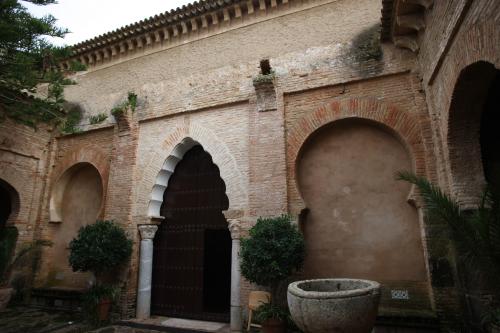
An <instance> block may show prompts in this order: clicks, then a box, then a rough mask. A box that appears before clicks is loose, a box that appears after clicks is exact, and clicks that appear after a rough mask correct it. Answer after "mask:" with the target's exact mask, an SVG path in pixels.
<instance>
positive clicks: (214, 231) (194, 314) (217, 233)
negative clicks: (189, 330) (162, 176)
mask: <svg viewBox="0 0 500 333" xmlns="http://www.w3.org/2000/svg"><path fill="white" fill-rule="evenodd" d="M225 190H226V187H225V184H224V181H223V180H222V178H221V177H220V172H219V169H218V167H217V166H216V165H215V164H214V163H213V161H212V158H211V156H210V154H208V153H207V152H206V151H204V150H203V148H202V147H201V146H200V145H197V146H194V147H193V148H191V149H190V150H189V151H188V152H186V154H185V155H184V156H183V158H182V160H181V161H180V162H179V163H178V164H177V166H176V167H175V171H174V173H173V174H172V175H171V177H170V179H169V181H168V187H167V189H166V190H165V192H164V195H163V204H162V206H161V209H160V212H161V215H162V216H163V217H164V218H165V219H164V221H163V222H162V224H161V225H160V226H159V228H158V231H157V232H156V236H155V238H154V245H153V248H154V250H153V252H154V253H153V277H152V293H151V297H152V299H151V313H152V314H155V315H162V316H169V317H179V318H192V319H200V320H211V321H224V322H228V321H229V310H230V292H231V235H230V232H229V230H228V225H227V222H226V219H225V217H224V215H223V213H222V211H223V210H226V209H227V208H228V205H229V202H228V198H227V196H226V194H225Z"/></svg>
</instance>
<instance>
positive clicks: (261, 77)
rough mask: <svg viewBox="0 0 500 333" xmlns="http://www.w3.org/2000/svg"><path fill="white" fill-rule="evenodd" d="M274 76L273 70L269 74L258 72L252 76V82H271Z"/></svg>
mask: <svg viewBox="0 0 500 333" xmlns="http://www.w3.org/2000/svg"><path fill="white" fill-rule="evenodd" d="M275 78H276V74H275V72H274V70H271V73H270V74H260V73H259V74H258V75H257V76H255V77H254V78H253V84H260V83H271V82H273V81H274V79H275Z"/></svg>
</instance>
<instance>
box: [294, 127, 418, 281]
mask: <svg viewBox="0 0 500 333" xmlns="http://www.w3.org/2000/svg"><path fill="white" fill-rule="evenodd" d="M298 163H299V164H298V169H297V173H298V175H297V177H298V183H299V190H300V192H301V194H302V197H303V198H304V201H305V202H306V205H307V207H308V208H309V210H310V211H309V213H308V215H307V220H306V221H305V222H304V227H303V228H304V233H305V238H306V244H307V259H306V264H305V268H304V274H305V275H306V276H307V277H310V278H326V277H331V276H352V277H355V278H363V279H373V280H376V281H387V280H408V281H424V280H425V279H426V272H425V265H424V257H423V249H422V242H421V239H420V232H419V225H418V216H417V211H416V209H415V207H413V206H411V205H410V204H409V203H408V202H407V197H408V194H409V193H410V188H411V186H410V185H409V184H407V183H405V182H401V181H397V180H396V179H395V174H396V173H397V171H400V170H411V169H412V165H411V164H412V163H411V159H410V157H409V156H408V152H407V151H406V149H405V148H404V147H403V145H402V144H401V143H400V142H399V141H398V140H397V139H396V138H395V137H394V136H393V135H391V134H389V133H387V132H385V131H384V130H382V129H380V128H378V127H376V126H374V125H372V124H370V123H365V122H363V121H360V120H343V121H338V122H337V123H333V124H332V125H331V126H328V127H326V128H322V129H320V130H319V131H318V133H315V134H314V137H312V138H310V139H309V140H308V142H307V143H306V144H305V146H304V148H303V152H302V154H301V156H300V160H299V162H298Z"/></svg>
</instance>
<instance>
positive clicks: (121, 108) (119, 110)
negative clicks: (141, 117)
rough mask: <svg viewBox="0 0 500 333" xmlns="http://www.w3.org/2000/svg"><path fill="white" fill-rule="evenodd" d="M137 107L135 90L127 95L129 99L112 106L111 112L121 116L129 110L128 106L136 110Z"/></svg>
mask: <svg viewBox="0 0 500 333" xmlns="http://www.w3.org/2000/svg"><path fill="white" fill-rule="evenodd" d="M136 107H137V95H136V94H135V93H133V92H129V93H128V95H127V100H126V101H124V102H122V103H120V104H118V105H117V106H115V107H114V108H112V109H111V114H112V115H113V116H115V117H120V116H121V115H123V114H124V113H125V111H127V109H128V108H130V110H132V112H134V111H135V108H136Z"/></svg>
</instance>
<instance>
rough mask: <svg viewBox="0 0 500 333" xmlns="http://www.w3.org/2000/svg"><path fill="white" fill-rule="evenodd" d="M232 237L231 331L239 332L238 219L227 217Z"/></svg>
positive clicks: (240, 323) (240, 325) (239, 228)
mask: <svg viewBox="0 0 500 333" xmlns="http://www.w3.org/2000/svg"><path fill="white" fill-rule="evenodd" d="M228 223H229V230H230V232H231V239H232V249H231V250H232V252H231V318H230V323H231V324H230V326H231V332H241V327H242V325H243V324H242V322H241V298H240V284H241V283H240V280H241V273H240V258H239V252H240V230H241V226H240V221H238V220H236V219H228Z"/></svg>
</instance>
